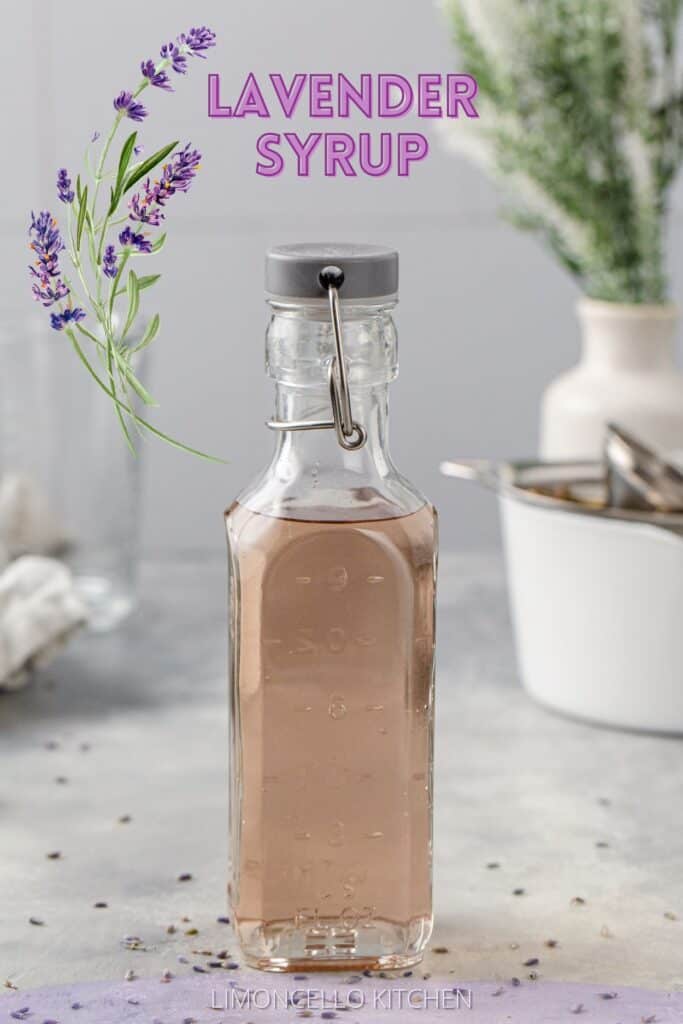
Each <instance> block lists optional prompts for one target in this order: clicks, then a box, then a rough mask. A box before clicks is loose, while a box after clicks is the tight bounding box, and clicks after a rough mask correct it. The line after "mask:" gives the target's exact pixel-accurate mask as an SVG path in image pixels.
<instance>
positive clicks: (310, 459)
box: [273, 381, 392, 484]
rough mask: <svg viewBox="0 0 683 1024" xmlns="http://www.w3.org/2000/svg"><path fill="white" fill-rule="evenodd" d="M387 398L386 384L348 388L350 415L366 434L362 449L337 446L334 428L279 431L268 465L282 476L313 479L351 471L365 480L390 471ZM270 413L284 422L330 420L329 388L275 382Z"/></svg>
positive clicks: (378, 476) (370, 479) (373, 478)
mask: <svg viewBox="0 0 683 1024" xmlns="http://www.w3.org/2000/svg"><path fill="white" fill-rule="evenodd" d="M388 397H389V396H388V385H387V384H386V383H382V384H375V385H374V386H364V387H360V386H355V387H352V388H351V411H352V414H353V419H354V422H356V423H358V424H360V425H361V426H362V427H363V429H364V430H365V433H366V441H365V444H364V445H363V446H362V447H361V448H357V449H355V450H353V451H347V450H346V449H344V448H342V446H341V445H340V444H339V442H338V440H337V435H336V433H335V431H334V430H282V431H278V432H277V434H278V436H277V440H276V446H275V452H274V456H273V468H274V469H276V470H277V471H278V472H279V473H280V474H282V475H284V476H286V477H290V476H292V475H293V474H299V475H304V474H311V476H312V479H313V480H315V477H316V475H317V476H320V474H321V473H338V472H343V473H345V474H351V475H352V476H353V477H354V478H356V479H357V480H361V479H362V480H364V481H366V482H367V483H368V484H370V483H371V482H372V481H373V480H378V479H382V478H383V477H385V476H386V475H388V474H389V473H390V472H391V471H392V463H391V458H390V456H389V450H388V416H389V410H388ZM275 416H276V419H278V420H280V421H284V422H290V421H293V420H304V421H305V420H331V419H332V407H331V403H330V393H329V389H327V388H324V387H323V388H299V387H294V386H292V385H289V384H284V383H282V382H281V381H278V382H277V383H276V391H275Z"/></svg>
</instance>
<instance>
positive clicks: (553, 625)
mask: <svg viewBox="0 0 683 1024" xmlns="http://www.w3.org/2000/svg"><path fill="white" fill-rule="evenodd" d="M500 507H501V514H502V522H503V536H504V542H505V555H506V560H507V571H508V590H509V595H510V607H511V612H512V618H513V623H514V631H515V638H516V646H517V657H518V662H519V671H520V676H521V679H522V682H523V684H524V686H525V688H526V689H527V690H528V691H529V693H530V694H531V696H532V697H535V698H536V699H537V700H539V701H541V703H543V704H546V705H547V706H548V707H551V708H555V709H556V710H558V711H563V712H565V713H567V714H570V715H576V716H578V717H581V718H587V719H590V720H591V721H594V722H602V723H606V724H609V725H617V726H625V727H627V728H630V729H643V730H653V731H656V732H683V630H682V629H681V613H682V612H683V537H681V536H680V535H678V536H677V535H676V534H674V533H672V532H670V531H668V530H664V529H661V528H659V527H655V526H648V525H646V524H644V523H635V522H625V521H623V520H611V519H600V518H597V517H593V516H581V515H576V514H575V513H572V512H566V511H560V510H551V509H548V508H543V507H541V506H538V505H532V504H528V503H526V502H523V501H520V500H518V499H517V498H513V497H506V496H501V498H500Z"/></svg>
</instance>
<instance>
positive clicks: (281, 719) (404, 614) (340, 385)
mask: <svg viewBox="0 0 683 1024" xmlns="http://www.w3.org/2000/svg"><path fill="white" fill-rule="evenodd" d="M321 273H322V276H321ZM266 276H267V289H268V292H269V299H270V306H271V320H270V325H269V328H268V333H267V369H268V373H269V375H270V376H271V377H272V378H273V379H274V380H275V385H276V409H277V419H276V420H275V421H273V422H271V426H272V427H274V428H275V430H276V431H277V434H276V437H277V440H276V444H275V451H274V454H273V459H272V461H271V463H270V465H269V466H268V468H267V469H266V470H265V472H264V473H262V474H261V476H260V477H258V479H257V480H256V481H255V483H253V484H252V485H251V486H250V487H248V488H247V490H245V491H244V492H243V493H242V494H241V495H240V496H239V498H238V499H237V501H236V502H235V503H234V504H233V506H232V507H231V508H230V509H229V511H228V513H227V532H228V545H229V560H230V581H231V582H230V601H231V618H230V621H231V651H232V654H231V702H230V703H231V819H230V820H231V835H232V838H231V850H232V865H231V877H230V886H229V893H230V901H231V905H232V912H233V921H234V926H235V929H236V932H237V935H238V937H239V940H240V943H241V946H242V949H243V952H244V955H245V958H246V960H247V962H248V963H249V964H250V965H251V966H254V967H258V968H262V969H265V970H275V971H282V970H305V969H310V968H312V967H318V968H327V969H331V970H341V969H356V970H357V969H360V968H374V969H378V968H387V969H392V968H401V967H409V966H411V965H412V964H415V963H417V962H418V961H419V960H420V959H421V958H422V953H423V950H424V948H425V946H426V944H427V942H428V940H429V936H430V934H431V929H432V888H431V886H432V743H433V666H434V599H435V575H436V550H437V529H436V514H435V511H434V508H433V507H432V506H431V505H430V504H429V503H428V502H427V501H426V500H425V498H423V497H422V495H420V494H419V493H418V492H417V491H416V490H415V488H414V487H413V486H412V485H411V484H410V483H409V482H408V481H407V480H405V478H404V477H402V476H401V475H400V473H399V472H398V471H397V469H396V468H395V466H394V464H393V462H392V460H391V457H390V454H389V451H388V446H387V445H388V442H387V391H388V385H389V383H390V382H391V381H393V380H394V378H395V377H396V374H397V339H396V329H395V326H394V322H393V319H392V308H393V306H394V305H395V302H396V292H397V287H398V257H397V254H396V253H395V252H394V251H393V250H390V249H383V248H379V247H372V246H334V247H330V246H314V245H311V246H284V247H281V248H278V249H275V250H272V251H271V253H270V254H269V256H268V259H267V272H266ZM339 314H340V315H341V324H340V323H339V320H338V315H339ZM340 364H341V365H343V366H344V367H345V369H346V374H345V375H344V378H346V377H347V379H344V378H343V377H342V374H341V373H340V370H339V367H340ZM346 398H348V399H349V404H350V409H348V408H346V409H345V404H346V403H345V399H346ZM345 413H346V414H348V413H350V416H349V415H345ZM306 427H308V428H309V429H305V428H306ZM311 427H313V428H314V429H310V428H311Z"/></svg>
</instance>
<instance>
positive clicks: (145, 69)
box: [140, 60, 173, 92]
mask: <svg viewBox="0 0 683 1024" xmlns="http://www.w3.org/2000/svg"><path fill="white" fill-rule="evenodd" d="M140 70H141V71H142V74H143V76H144V77H145V78H148V79H149V82H150V85H156V86H157V88H158V89H166V90H167V91H168V92H173V86H172V85H171V80H170V78H169V77H168V75H167V74H166V72H165V71H157V69H156V64H155V63H154V61H153V60H143V61H142V63H141V64H140Z"/></svg>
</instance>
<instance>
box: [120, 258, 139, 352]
mask: <svg viewBox="0 0 683 1024" xmlns="http://www.w3.org/2000/svg"><path fill="white" fill-rule="evenodd" d="M139 308H140V285H139V284H138V278H137V274H136V273H135V271H134V270H131V271H130V273H129V274H128V315H127V316H126V323H125V325H124V328H123V333H122V334H121V338H122V339H123V338H125V337H126V335H127V334H128V331H129V330H130V328H131V325H132V323H133V321H134V320H135V317H136V316H137V313H138V309H139Z"/></svg>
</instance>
